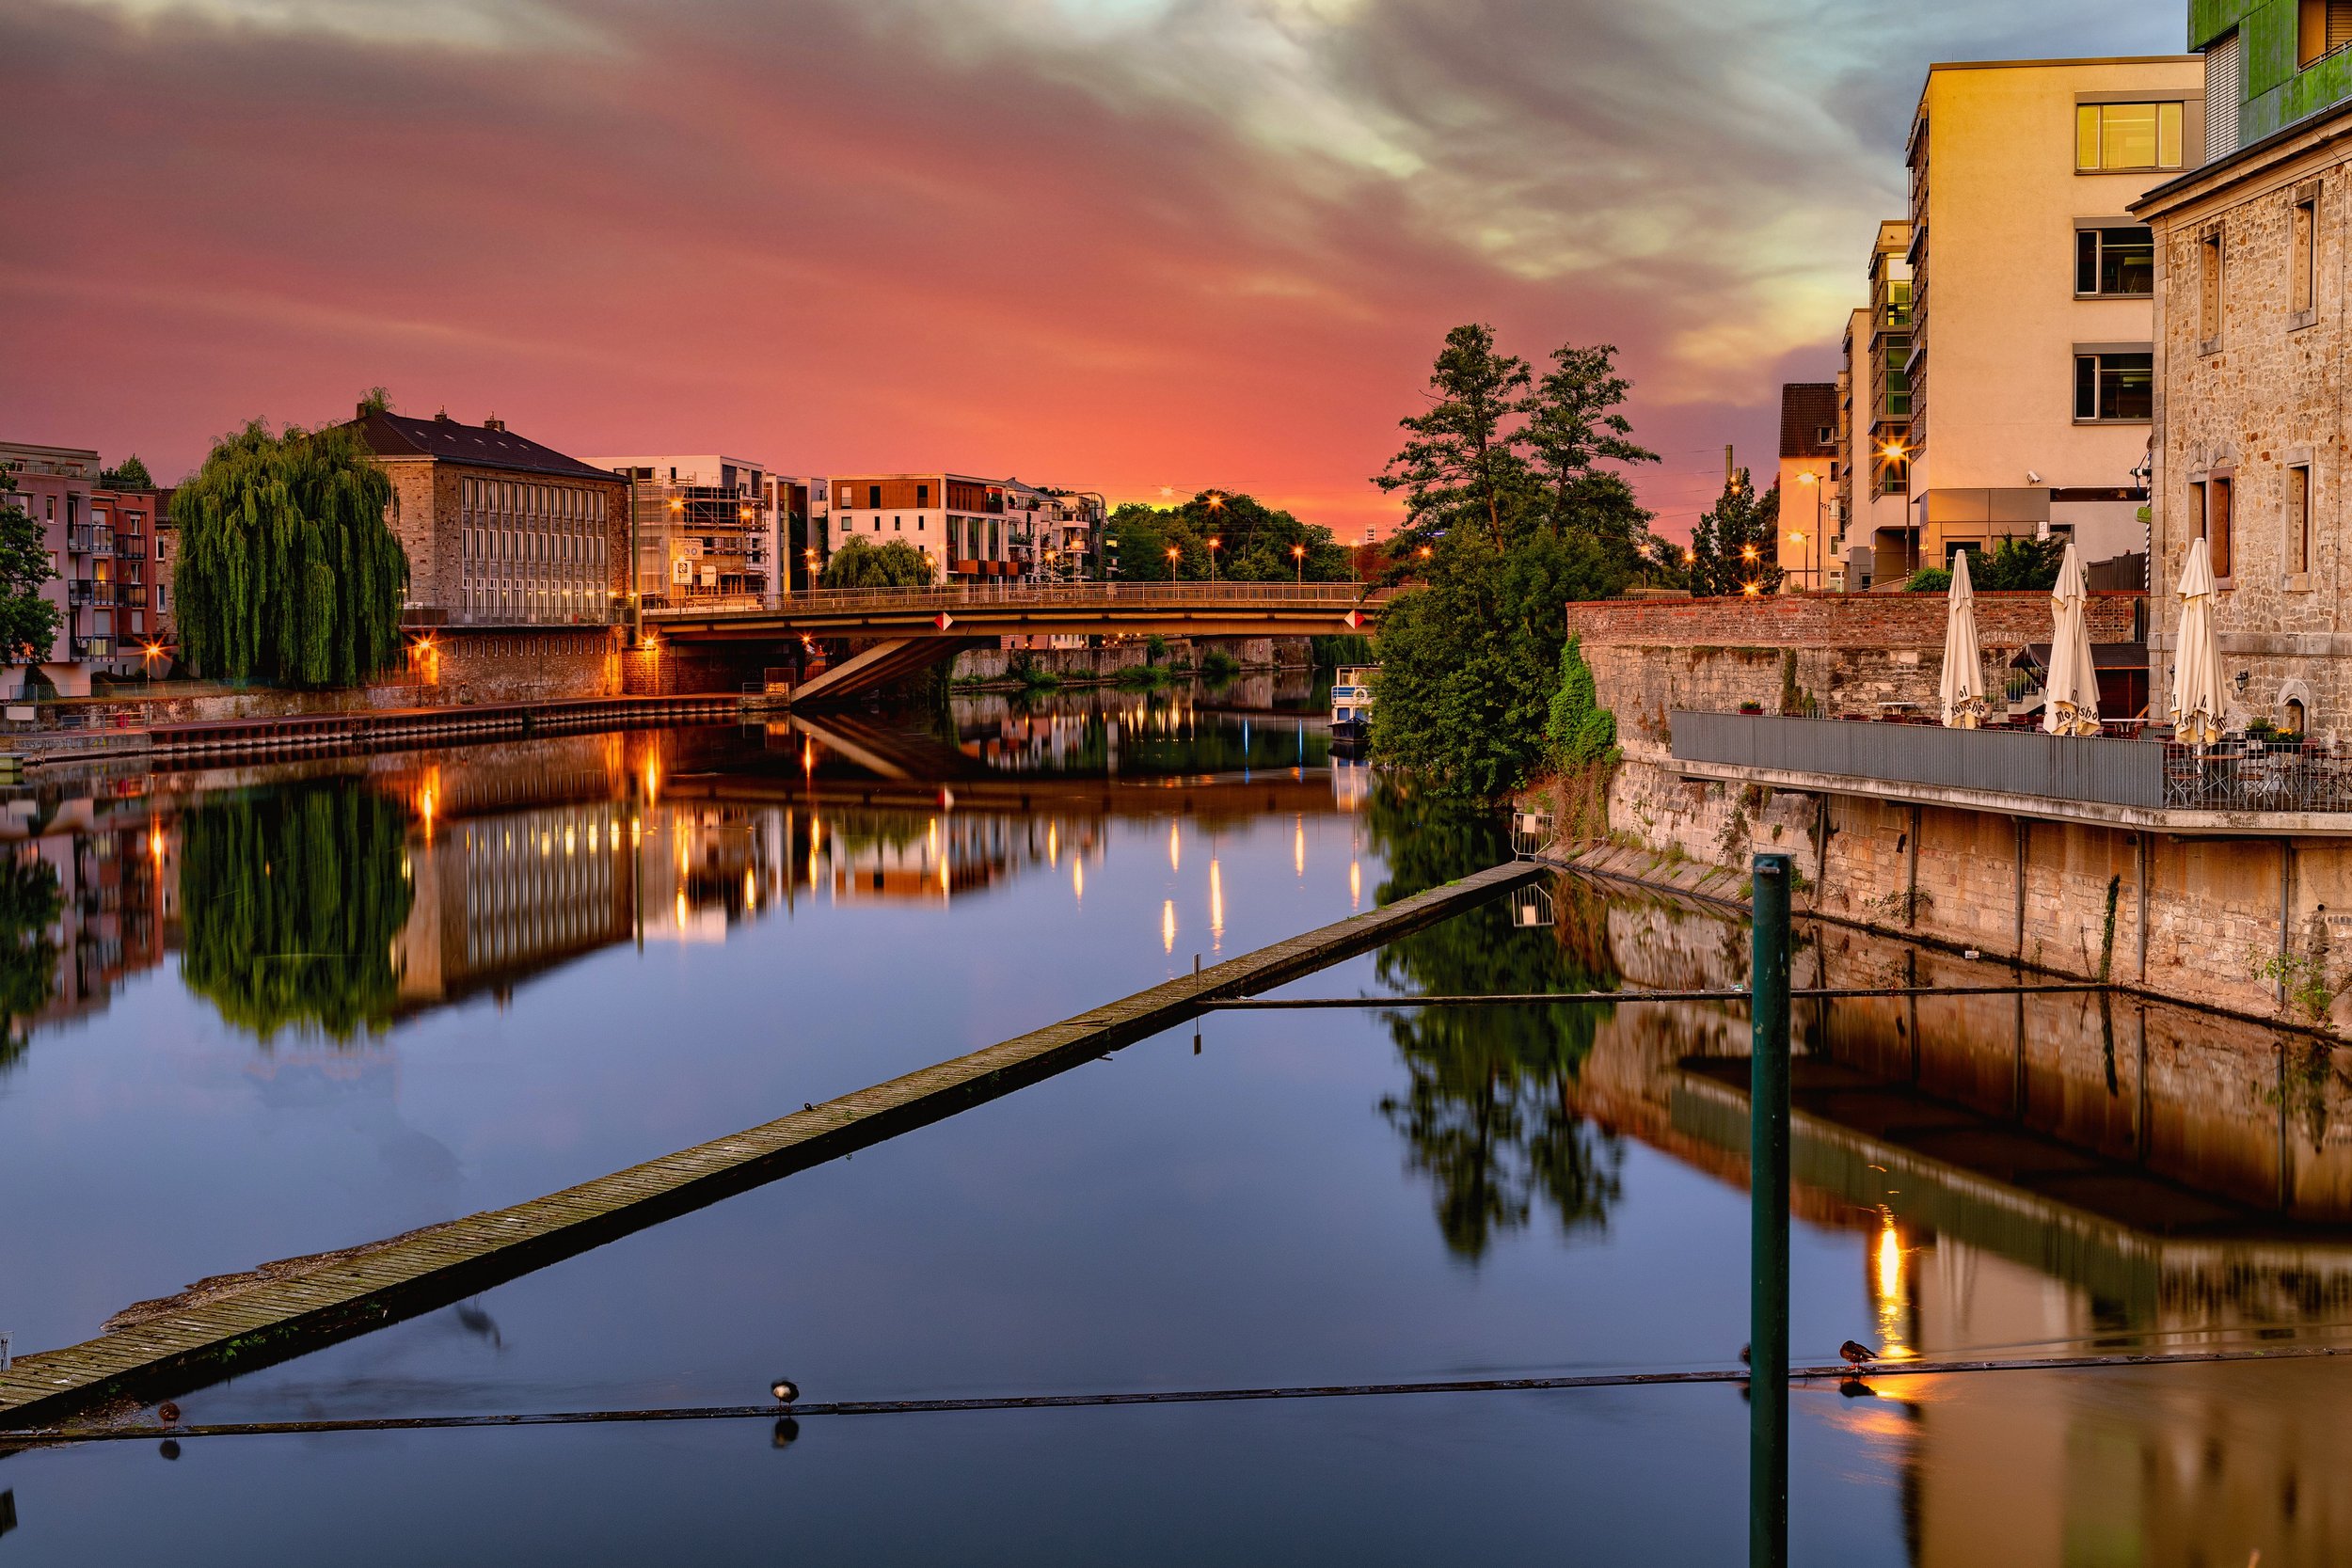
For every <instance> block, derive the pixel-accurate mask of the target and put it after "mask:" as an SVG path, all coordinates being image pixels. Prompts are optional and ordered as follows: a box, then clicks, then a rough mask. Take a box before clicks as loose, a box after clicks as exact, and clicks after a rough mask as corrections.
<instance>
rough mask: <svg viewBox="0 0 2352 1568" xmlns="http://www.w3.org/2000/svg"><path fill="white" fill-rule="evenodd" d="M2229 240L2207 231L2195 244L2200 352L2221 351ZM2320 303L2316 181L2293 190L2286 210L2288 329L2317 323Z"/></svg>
mask: <svg viewBox="0 0 2352 1568" xmlns="http://www.w3.org/2000/svg"><path fill="white" fill-rule="evenodd" d="M2232 265H2233V262H2232V261H2231V259H2230V256H2229V249H2228V237H2227V236H2226V235H2225V234H2224V232H2223V231H2222V230H2221V229H2220V228H2218V227H2216V228H2213V229H2209V230H2206V231H2205V232H2204V233H2203V234H2201V235H2200V236H2199V238H2198V242H2197V269H2198V273H2197V279H2198V302H2197V337H2198V347H2199V350H2200V352H2201V353H2205V354H2211V353H2213V352H2215V351H2216V350H2217V349H2219V348H2220V346H2221V327H2222V320H2223V309H2224V307H2225V306H2226V305H2227V304H2228V302H2229V300H2228V294H2229V281H2230V269H2231V267H2232ZM2318 303H2319V185H2318V182H2316V181H2314V182H2312V183H2310V184H2308V185H2302V186H2298V187H2296V190H2295V191H2294V192H2293V193H2292V195H2291V197H2290V198H2289V206H2288V210H2287V294H2286V306H2287V325H2288V327H2289V328H2290V329H2292V328H2295V327H2301V326H2309V325H2312V323H2313V322H2314V321H2316V320H2317V319H2318Z"/></svg>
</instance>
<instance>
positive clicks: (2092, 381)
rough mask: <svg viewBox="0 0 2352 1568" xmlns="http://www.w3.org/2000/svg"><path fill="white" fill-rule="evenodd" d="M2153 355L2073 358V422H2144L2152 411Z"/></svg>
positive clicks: (2153, 402) (2119, 354) (2106, 354)
mask: <svg viewBox="0 0 2352 1568" xmlns="http://www.w3.org/2000/svg"><path fill="white" fill-rule="evenodd" d="M2155 386H2156V372H2155V356H2153V354H2146V353H2141V354H2128V353H2109V352H2106V351H2101V352H2099V353H2095V354H2077V355H2076V356H2074V420H2075V422H2076V423H2078V424H2080V423H2085V422H2088V421H2091V420H2146V419H2150V418H2152V417H2153V415H2154V412H2155Z"/></svg>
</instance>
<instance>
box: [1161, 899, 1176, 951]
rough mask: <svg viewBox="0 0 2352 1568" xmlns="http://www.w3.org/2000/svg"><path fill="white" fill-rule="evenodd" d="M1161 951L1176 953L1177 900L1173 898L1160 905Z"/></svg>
mask: <svg viewBox="0 0 2352 1568" xmlns="http://www.w3.org/2000/svg"><path fill="white" fill-rule="evenodd" d="M1160 951H1161V952H1163V953H1173V952H1175V951H1176V900H1175V899H1173V898H1170V899H1168V900H1167V901H1165V902H1164V903H1162V904H1161V905H1160Z"/></svg>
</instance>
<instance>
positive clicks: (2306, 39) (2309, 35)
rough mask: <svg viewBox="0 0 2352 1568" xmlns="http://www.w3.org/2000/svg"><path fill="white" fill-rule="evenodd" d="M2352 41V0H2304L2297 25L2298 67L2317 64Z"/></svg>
mask: <svg viewBox="0 0 2352 1568" xmlns="http://www.w3.org/2000/svg"><path fill="white" fill-rule="evenodd" d="M2347 43H2352V0H2301V4H2300V6H2299V8H2298V14H2297V15H2296V28H2295V63H2296V69H2298V70H2301V69H2304V68H2306V67H2309V66H2312V65H2316V64H2317V63H2318V62H2319V61H2321V60H2324V59H2326V58H2327V57H2328V55H2332V54H2334V53H2335V52H2336V51H2337V50H2339V49H2342V48H2343V47H2344V45H2345V44H2347Z"/></svg>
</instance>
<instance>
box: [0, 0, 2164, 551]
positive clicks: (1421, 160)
mask: <svg viewBox="0 0 2352 1568" xmlns="http://www.w3.org/2000/svg"><path fill="white" fill-rule="evenodd" d="M2183 30H2184V19H2183V16H2182V7H2181V6H2180V5H2178V4H2177V3H2176V0H2165V3H2162V4H2151V3H2148V0H2064V3H2061V4H2051V3H2049V0H1979V3H1974V4H1970V3H1964V0H1963V3H1959V4H1945V5H1929V4H1925V3H1923V0H1613V3H1610V0H770V3H765V4H755V3H752V0H659V3H654V0H635V3H631V0H504V3H499V0H0V84H4V85H0V147H5V149H6V155H5V162H4V163H0V167H5V169H6V177H5V182H0V213H5V218H4V219H0V438H8V439H16V440H27V441H40V442H50V443H56V444H61V445H75V446H92V447H97V448H99V449H100V450H101V451H103V453H104V454H105V455H106V457H107V458H108V459H109V460H113V459H115V458H119V456H120V455H122V454H123V453H124V452H126V451H133V450H135V451H138V452H139V453H140V454H141V455H142V456H143V457H144V458H145V459H146V460H147V461H148V463H149V466H150V467H151V468H152V469H153V470H154V472H155V474H156V477H157V478H158V479H159V480H162V481H165V482H167V483H168V482H170V481H172V480H175V479H177V478H179V477H181V476H182V475H183V473H185V472H186V471H187V470H188V469H189V468H190V467H193V466H194V465H195V464H196V463H197V462H198V461H199V459H200V458H201V457H202V454H203V452H204V450H205V447H206V445H207V443H208V441H209V440H210V438H211V437H213V436H216V435H218V434H219V433H221V432H222V431H224V430H226V429H228V428H230V426H232V425H234V424H236V423H238V422H240V421H242V420H245V419H246V418H248V417H251V416H255V415H259V416H262V417H264V418H267V419H269V420H272V421H274V422H275V421H284V420H293V421H296V422H302V423H316V422H322V421H325V420H331V419H336V418H341V417H345V416H347V415H348V414H349V412H350V409H351V404H352V403H353V402H354V400H355V398H356V397H357V396H358V393H359V392H360V391H361V390H362V389H363V388H367V387H369V386H371V385H373V384H377V383H381V384H383V385H385V386H386V387H388V388H389V389H390V392H391V396H392V402H393V406H394V407H396V408H399V409H401V410H402V411H404V412H408V413H420V414H430V413H432V412H433V411H435V410H436V409H437V408H441V407H444V406H445V407H447V408H448V410H449V411H450V412H451V413H452V414H453V415H455V416H458V417H460V418H464V419H468V420H479V419H480V418H482V417H483V416H484V415H485V414H489V413H491V412H496V413H498V414H499V415H501V417H503V418H504V419H505V420H507V422H508V423H509V424H510V425H511V426H512V427H514V428H515V429H516V430H517V431H519V432H521V433H522V434H525V435H528V436H532V437H534V438H536V439H539V440H542V441H546V442H548V443H549V444H550V445H553V446H556V447H559V448H562V449H564V450H565V451H570V452H573V453H575V454H578V455H590V454H595V453H600V452H607V451H648V452H649V451H684V452H691V451H714V450H715V451H725V452H728V453H731V454H734V455H738V456H741V457H745V458H749V459H752V460H754V461H757V462H761V463H765V464H768V465H770V466H771V467H776V468H778V469H781V470H785V471H789V472H796V473H826V472H850V471H853V470H859V469H904V468H924V467H929V468H949V469H957V470H962V471H968V472H977V473H983V474H988V475H992V476H995V475H1017V476H1019V477H1020V478H1023V479H1025V480H1029V481H1032V482H1035V483H1057V484H1063V485H1070V486H1074V487H1081V488H1089V489H1100V490H1103V491H1105V492H1106V493H1108V494H1109V496H1110V497H1111V498H1112V499H1113V500H1114V501H1116V500H1120V499H1151V500H1156V499H1160V498H1161V495H1162V491H1163V489H1164V488H1165V489H1166V490H1168V491H1173V492H1175V493H1177V494H1180V495H1188V494H1190V493H1191V492H1193V491H1194V490H1197V489H1199V488H1200V487H1202V486H1206V485H1221V486H1229V487H1234V488H1241V489H1247V490H1249V491H1252V492H1254V493H1256V494H1257V495H1259V496H1261V497H1263V498H1264V499H1268V500H1270V501H1274V502H1276V503H1279V504H1281V505H1286V506H1290V507H1292V508H1294V509H1295V510H1296V511H1298V512H1299V513H1300V514H1301V515H1304V516H1307V517H1308V518H1310V519H1311V520H1313V521H1319V522H1324V523H1327V524H1330V525H1332V526H1333V527H1335V528H1338V529H1340V530H1341V531H1342V532H1343V537H1355V536H1357V535H1358V534H1359V531H1360V529H1361V528H1362V526H1363V525H1364V524H1365V523H1367V522H1372V521H1382V520H1385V519H1387V518H1388V517H1389V516H1390V515H1391V513H1392V508H1391V502H1390V501H1389V500H1388V499H1386V498H1384V497H1382V496H1381V495H1380V494H1379V493H1378V492H1377V491H1376V490H1375V489H1374V488H1373V487H1372V486H1371V484H1370V483H1368V477H1369V476H1370V475H1372V474H1373V473H1375V471H1377V470H1378V468H1379V467H1380V466H1381V464H1382V463H1383V462H1384V461H1385V459H1386V458H1387V457H1388V455H1389V454H1390V453H1391V451H1393V450H1394V448H1395V445H1396V431H1395V422H1396V420H1397V419H1398V417H1399V416H1401V415H1403V414H1406V413H1407V412H1410V411H1411V410H1412V409H1413V408H1414V407H1415V406H1417V404H1418V391H1419V388H1421V386H1422V382H1423V380H1424V379H1425V377H1426V373H1427V370H1428V364H1429V359H1430V356H1431V355H1432V353H1433V352H1434V350H1435V348H1436V346H1437V343H1438V340H1439V338H1440V337H1441V336H1442V334H1443V333H1444V331H1445V329H1446V328H1447V327H1448V326H1451V325H1454V324H1455V323H1457V322H1461V321H1466V320H1471V319H1484V320H1487V321H1491V322H1493V323H1494V324H1495V325H1497V327H1498V328H1499V329H1500V331H1501V333H1502V337H1503V339H1504V341H1505V344H1506V346H1508V347H1511V348H1513V349H1515V350H1516V351H1518V352H1519V353H1521V354H1524V355H1527V356H1529V357H1531V358H1540V356H1542V354H1543V353H1544V351H1545V350H1547V349H1548V348H1549V347H1551V346H1553V345H1555V344H1557V343H1559V342H1561V341H1564V340H1574V341H1580V342H1585V341H1612V342H1614V343H1616V344H1618V345H1619V346H1620V348H1621V349H1622V351H1623V360H1622V363H1623V365H1624V367H1625V369H1626V371H1627V372H1628V373H1629V374H1630V375H1631V376H1632V377H1633V379H1634V381H1635V383H1636V394H1635V405H1634V407H1633V410H1632V412H1633V416H1634V419H1635V423H1636V429H1637V434H1638V435H1639V436H1641V437H1643V438H1645V440H1646V441H1647V442H1648V444H1649V445H1651V446H1653V447H1655V448H1658V449H1660V450H1661V451H1663V452H1664V453H1665V454H1666V461H1665V462H1664V463H1663V464H1662V465H1661V466H1660V467H1659V468H1658V469H1656V470H1653V471H1651V472H1649V473H1647V474H1645V476H1644V477H1643V478H1642V479H1641V481H1640V483H1641V485H1642V490H1643V494H1644V496H1645V499H1647V501H1648V502H1649V504H1650V505H1652V506H1653V507H1655V508H1656V509H1658V511H1659V512H1660V514H1661V531H1672V532H1676V533H1679V532H1682V531H1685V530H1687V528H1688V525H1689V520H1690V517H1691V516H1692V515H1693V514H1694V513H1695V512H1696V511H1697V510H1699V509H1700V508H1701V507H1703V506H1704V505H1705V504H1706V502H1707V500H1708V498H1709V497H1710V496H1711V495H1712V493H1713V491H1714V490H1715V489H1716V488H1717V486H1718V485H1719V483H1720V479H1721V472H1722V462H1723V459H1722V449H1723V446H1724V443H1725V442H1732V443H1736V444H1737V446H1738V447H1739V449H1740V456H1741V460H1742V461H1743V462H1753V463H1755V464H1756V465H1757V466H1758V467H1765V466H1768V465H1769V463H1770V461H1771V458H1772V445H1771V443H1772V440H1773V438H1774V431H1775V426H1774V418H1775V410H1776V404H1777V388H1778V384H1779V383H1780V382H1781V381H1783V380H1787V379H1795V378H1821V379H1827V378H1828V377H1830V376H1831V375H1833V374H1835V370H1836V367H1835V356H1836V339H1837V332H1838V329H1839V327H1840V325H1841V323H1842V317H1841V312H1842V310H1843V309H1846V308H1847V307H1848V306H1849V305H1850V304H1851V303H1852V302H1853V301H1854V300H1855V299H1856V297H1857V296H1858V293H1859V290H1860V287H1861V280H1862V263H1863V261H1864V257H1865V252H1866V250H1867V245H1868V243H1869V239H1870V235H1871V232H1872V226H1873V224H1874V223H1875V222H1876V220H1877V219H1879V218H1880V217H1882V216H1894V215H1899V213H1900V211H1901V209H1902V188H1903V186H1902V170H1901V166H1900V149H1901V143H1902V139H1903V135H1904V132H1905V130H1906V128H1907V126H1908V123H1909V118H1910V113H1911V108H1912V105H1913V103H1914V102H1915V99H1916V97H1917V93H1918V89H1919V83H1920V79H1921V75H1922V72H1923V71H1924V70H1925V67H1926V66H1927V64H1928V62H1929V61H1931V60H1935V59H1975V58H1996V57H2011V56H2020V57H2022V56H2034V55H2077V54H2087V55H2120V54H2150V53H2162V52H2167V51H2172V50H2177V49H2179V48H2180V47H2181V42H2182V34H2183Z"/></svg>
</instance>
